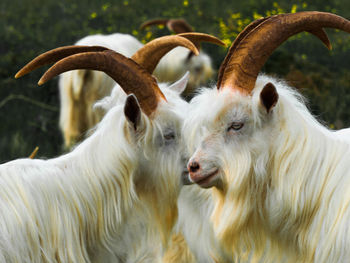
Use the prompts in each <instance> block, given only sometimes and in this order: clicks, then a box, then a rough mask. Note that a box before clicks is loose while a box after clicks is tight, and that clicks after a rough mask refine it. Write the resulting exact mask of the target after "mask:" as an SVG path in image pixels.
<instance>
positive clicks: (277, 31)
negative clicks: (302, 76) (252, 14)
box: [218, 11, 350, 94]
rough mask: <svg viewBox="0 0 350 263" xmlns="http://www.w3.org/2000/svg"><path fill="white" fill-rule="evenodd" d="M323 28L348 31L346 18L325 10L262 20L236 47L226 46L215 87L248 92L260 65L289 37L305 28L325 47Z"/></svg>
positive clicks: (252, 85)
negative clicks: (225, 53) (228, 47)
mask: <svg viewBox="0 0 350 263" xmlns="http://www.w3.org/2000/svg"><path fill="white" fill-rule="evenodd" d="M253 23H254V22H253ZM248 27H249V26H248ZM323 27H330V28H337V29H341V30H343V31H346V32H349V33H350V21H348V20H347V19H345V18H342V17H340V16H337V15H334V14H331V13H325V12H316V11H308V12H300V13H294V14H281V15H276V16H272V17H270V18H268V19H266V20H265V21H262V22H261V23H260V24H258V25H257V26H256V27H255V28H253V29H252V30H250V32H248V33H247V34H246V35H245V36H244V37H243V39H241V40H240V41H239V43H238V44H237V45H236V48H234V49H233V50H231V49H230V52H229V53H228V55H227V57H226V58H225V60H224V64H225V65H224V67H222V68H221V79H219V81H220V84H219V85H218V88H219V89H220V88H227V87H228V88H231V89H235V90H239V91H240V92H242V93H244V94H250V93H251V91H252V90H253V88H254V86H255V81H256V78H257V76H258V74H259V72H260V69H261V67H262V66H263V65H264V64H265V62H266V60H267V59H268V58H269V56H270V55H271V53H272V52H273V51H274V50H275V49H276V48H277V47H278V46H280V45H281V44H282V43H283V42H284V41H286V40H287V39H288V38H289V37H291V36H293V35H295V34H298V33H300V32H303V31H306V32H310V33H312V34H314V35H315V36H317V37H318V38H319V39H320V40H321V41H322V42H323V43H324V44H325V45H326V46H327V47H329V46H330V45H329V40H328V37H327V35H326V34H325V32H324V31H323V30H322V28H323ZM234 45H235V43H234Z"/></svg>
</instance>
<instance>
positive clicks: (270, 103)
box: [260, 82, 278, 113]
mask: <svg viewBox="0 0 350 263" xmlns="http://www.w3.org/2000/svg"><path fill="white" fill-rule="evenodd" d="M260 101H261V104H262V105H263V106H264V107H265V109H266V111H267V113H269V112H270V111H271V109H272V108H273V107H274V106H276V103H277V101H278V93H277V90H276V87H275V86H274V85H273V84H272V83H271V82H269V83H267V84H266V85H265V86H264V88H263V89H262V91H261V93H260Z"/></svg>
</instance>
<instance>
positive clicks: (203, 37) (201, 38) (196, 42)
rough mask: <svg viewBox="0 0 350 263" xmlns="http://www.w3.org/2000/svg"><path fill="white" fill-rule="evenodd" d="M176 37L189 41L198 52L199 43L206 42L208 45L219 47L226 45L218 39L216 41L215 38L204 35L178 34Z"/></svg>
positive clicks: (194, 33)
mask: <svg viewBox="0 0 350 263" xmlns="http://www.w3.org/2000/svg"><path fill="white" fill-rule="evenodd" d="M178 36H181V37H184V38H187V39H188V40H190V41H191V42H192V43H193V44H194V45H195V46H196V48H197V49H198V50H199V49H200V44H201V42H208V43H212V44H216V45H220V46H226V44H225V43H224V42H222V41H221V40H220V39H218V38H217V37H214V36H211V35H208V34H204V33H197V32H192V33H182V34H178Z"/></svg>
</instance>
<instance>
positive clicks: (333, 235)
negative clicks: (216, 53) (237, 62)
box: [183, 76, 350, 262]
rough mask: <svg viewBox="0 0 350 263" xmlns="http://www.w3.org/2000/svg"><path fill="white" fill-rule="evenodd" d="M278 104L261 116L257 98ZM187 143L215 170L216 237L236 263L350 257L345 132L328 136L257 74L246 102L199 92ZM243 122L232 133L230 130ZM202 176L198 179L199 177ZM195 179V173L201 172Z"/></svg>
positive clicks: (292, 97)
mask: <svg viewBox="0 0 350 263" xmlns="http://www.w3.org/2000/svg"><path fill="white" fill-rule="evenodd" d="M269 82H270V83H272V84H273V85H274V86H275V87H276V90H277V93H278V96H279V99H278V102H277V103H276V105H274V107H273V109H272V110H271V111H266V109H265V108H264V105H263V104H262V102H261V97H260V92H261V91H262V90H263V88H264V86H265V85H266V84H267V83H269ZM187 116H188V117H187V118H186V120H185V124H184V129H183V130H184V135H183V136H184V138H186V144H187V145H188V152H189V153H192V154H193V155H192V157H191V159H192V160H196V161H198V162H199V164H200V165H201V166H200V167H201V169H202V170H205V171H209V170H210V169H213V167H216V168H218V169H219V171H220V175H219V178H220V180H221V183H222V187H220V188H216V187H214V188H212V190H210V191H211V192H212V193H213V194H212V198H213V200H214V201H213V203H214V208H213V212H212V215H211V220H212V221H213V229H214V233H215V236H216V237H217V238H218V240H219V244H220V246H221V248H222V249H223V250H224V251H225V253H226V254H227V255H230V257H231V259H232V260H239V262H242V261H243V262H244V261H246V260H247V261H250V262H281V261H283V262H345V261H346V260H347V259H348V258H349V257H350V239H349V238H348V236H349V231H348V229H349V224H350V209H348V206H349V203H350V196H349V195H348V194H347V193H348V188H349V187H350V174H349V171H350V169H349V168H350V167H349V164H350V162H349V156H350V155H349V154H350V143H349V134H350V133H349V130H348V129H347V130H343V131H338V132H334V131H330V130H328V129H327V128H326V127H324V126H323V125H321V124H320V123H319V122H318V121H317V120H316V119H315V118H314V117H313V116H312V115H311V114H310V112H309V111H308V109H307V108H306V106H305V101H304V99H303V98H302V96H301V95H300V94H298V93H297V92H296V91H295V90H293V89H292V88H290V87H288V85H286V84H285V83H284V82H283V81H279V80H276V79H273V78H270V77H266V76H259V77H258V79H257V81H256V86H255V88H254V90H253V92H252V95H251V96H245V95H242V94H240V93H235V92H232V91H230V90H220V91H218V90H216V89H213V90H203V91H202V92H201V94H200V95H198V96H196V97H195V98H194V99H193V100H192V101H191V109H190V111H189V114H188V115H187ZM232 122H234V123H240V122H243V123H244V126H242V127H243V128H242V129H241V130H239V131H237V132H236V131H234V130H232V129H228V128H227V127H230V125H232ZM205 171H203V173H205ZM200 172H202V171H200Z"/></svg>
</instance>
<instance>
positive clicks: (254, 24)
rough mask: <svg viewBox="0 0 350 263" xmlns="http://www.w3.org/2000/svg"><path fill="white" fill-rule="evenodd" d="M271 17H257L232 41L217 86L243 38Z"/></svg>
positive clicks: (222, 64) (220, 70)
mask: <svg viewBox="0 0 350 263" xmlns="http://www.w3.org/2000/svg"><path fill="white" fill-rule="evenodd" d="M269 18H271V16H270V17H263V18H260V19H257V20H255V21H253V22H251V23H250V24H249V25H248V26H246V27H245V28H244V29H243V31H241V32H240V33H239V34H238V36H237V37H236V39H235V41H234V42H233V43H232V45H231V47H230V49H229V51H228V53H227V56H226V57H225V59H224V61H223V62H222V63H221V66H220V69H219V74H218V82H217V87H220V86H221V81H222V75H223V73H224V70H225V68H226V65H227V63H228V62H229V60H230V58H231V56H232V55H233V53H234V51H235V50H236V48H237V46H238V44H239V43H240V42H241V41H242V39H244V38H245V36H246V35H248V34H249V33H250V31H252V30H253V29H254V28H256V27H257V26H258V25H260V24H261V23H262V22H264V21H265V20H266V19H269Z"/></svg>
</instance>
